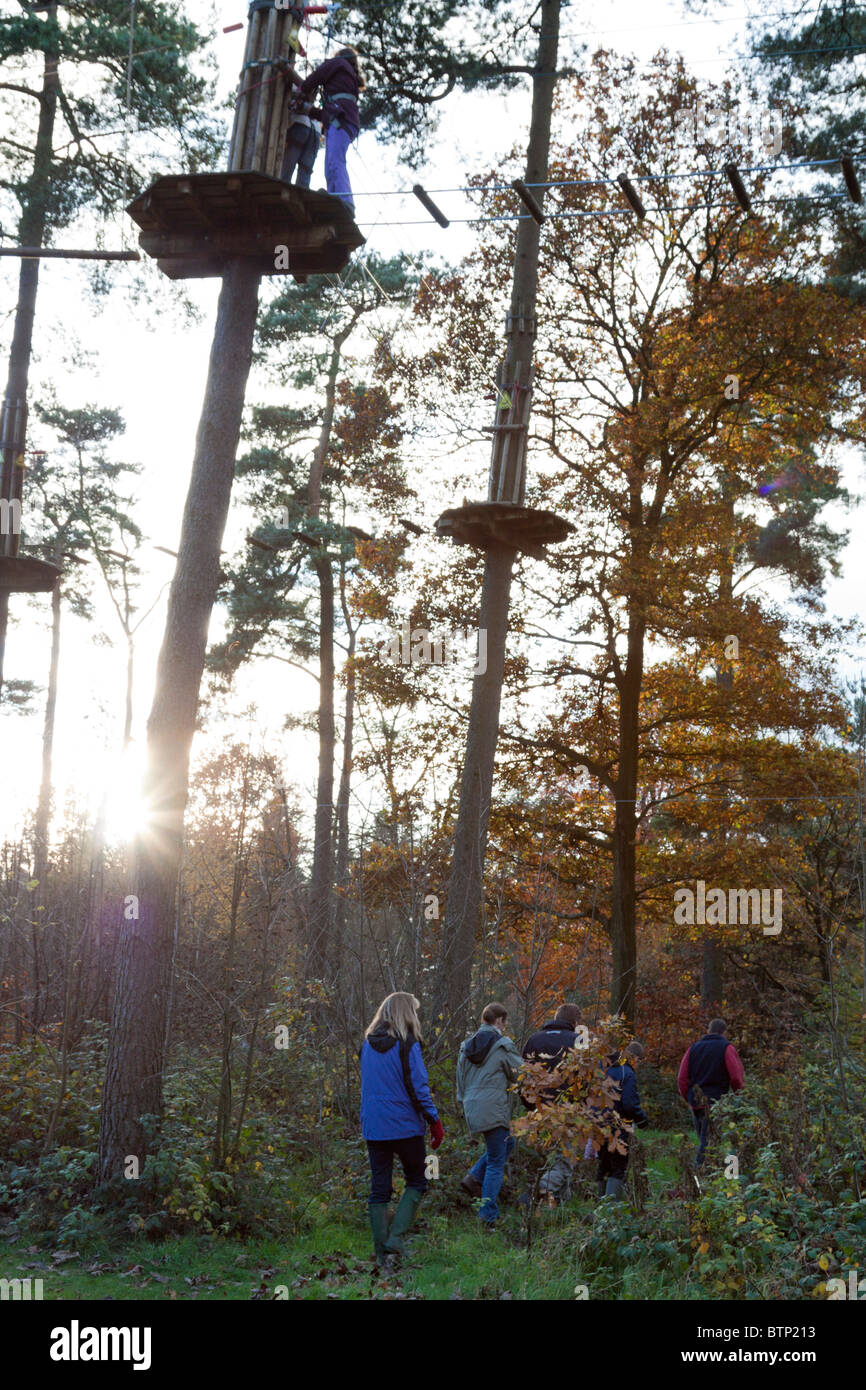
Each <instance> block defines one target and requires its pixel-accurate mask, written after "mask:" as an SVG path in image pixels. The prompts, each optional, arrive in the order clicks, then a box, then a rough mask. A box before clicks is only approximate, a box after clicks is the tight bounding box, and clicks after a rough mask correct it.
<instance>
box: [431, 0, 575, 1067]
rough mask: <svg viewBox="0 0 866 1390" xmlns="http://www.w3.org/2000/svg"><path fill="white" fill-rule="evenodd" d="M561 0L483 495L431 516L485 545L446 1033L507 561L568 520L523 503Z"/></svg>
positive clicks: (560, 530) (549, 12) (542, 80)
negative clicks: (483, 650) (481, 650)
mask: <svg viewBox="0 0 866 1390" xmlns="http://www.w3.org/2000/svg"><path fill="white" fill-rule="evenodd" d="M560 3H561V0H541V4H540V6H539V10H538V21H539V28H540V30H541V35H540V39H539V48H538V58H537V61H536V65H535V69H534V71H533V95H532V121H531V125H530V134H529V146H528V150H527V160H526V179H525V182H521V187H520V188H517V187H516V186H515V187H516V191H517V192H518V194H519V195H520V196H521V198H522V200H523V201H524V203H526V205H527V206H529V204H528V203H527V202H526V198H525V197H524V193H528V189H527V187H526V185H530V186H532V187H534V188H536V189H537V190H538V192H539V201H538V202H536V199H535V197H533V195H532V194H529V197H530V198H531V200H532V203H533V204H535V211H532V209H530V212H531V213H532V215H531V216H530V217H527V218H525V219H524V220H522V221H521V222H520V223H519V225H518V233H517V245H516V248H515V261H514V277H513V284H512V295H511V308H510V311H509V314H508V317H507V319H506V324H505V337H506V352H505V358H504V361H503V363H502V365H501V368H500V371H499V376H498V381H497V393H498V394H497V402H496V410H495V416H494V422H493V426H492V434H493V448H492V455H491V461H490V474H489V480H488V495H487V501H486V502H475V503H465V504H464V506H463V507H460V508H457V509H455V510H453V511H449V512H445V513H444V514H443V515H442V516H441V517H440V518H439V520H438V522H437V523H436V529H437V531H438V532H439V534H440V535H443V536H450V537H451V538H452V540H454V541H455V542H457V543H460V544H469V545H474V546H477V547H479V548H481V549H483V550H484V551H485V556H484V580H483V584H482V591H481V605H480V613H479V620H478V626H479V629H480V630H481V631H483V632H486V636H487V669H486V671H484V672H483V673H479V674H478V675H477V676H476V677H475V678H474V681H473V685H472V703H471V706H470V710H469V723H468V728H467V734H466V753H465V756H464V760H463V771H462V775H461V784H460V803H459V807H458V812H457V823H456V826H455V831H454V845H453V852H452V859H451V872H450V875H449V880H448V894H447V899H446V903H445V913H444V917H443V922H442V933H441V939H440V957H439V967H438V974H437V981H436V995H435V999H434V1009H433V1013H434V1017H435V1018H436V1019H437V1022H438V1027H439V1029H440V1032H441V1033H443V1034H445V1035H446V1036H449V1037H451V1038H452V1039H453V1038H456V1036H458V1035H459V1034H460V1033H461V1030H462V1027H463V1025H464V1024H465V1022H466V1021H467V1012H468V1008H469V1003H470V998H471V988H472V961H473V956H474V951H475V940H476V933H477V930H478V925H479V921H480V918H481V909H482V901H483V883H484V860H485V856H486V849H487V827H488V821H489V817H490V802H491V792H492V787H493V768H494V762H495V757H496V744H497V740H498V735H499V708H500V703H501V698H502V682H503V677H504V670H505V645H506V637H507V633H508V607H509V599H510V593H511V576H512V569H513V565H514V561H515V559H516V557H517V554H518V553H519V552H521V551H524V552H527V553H529V554H533V555H543V554H544V547H545V546H546V545H548V544H550V543H551V542H553V541H558V540H563V539H564V538H565V536H566V535H567V534H568V533H569V531H571V530H572V529H573V528H572V526H571V524H570V523H569V522H567V521H565V520H564V519H563V518H561V517H557V516H555V515H554V514H553V513H552V512H546V511H541V510H537V509H535V508H531V507H527V506H526V505H525V501H524V497H525V492H526V444H527V434H528V430H529V421H530V411H531V401H532V383H533V349H534V343H535V332H536V296H537V287H538V257H539V237H540V230H541V222H542V221H543V211H542V208H541V203H540V199H541V197H543V190H542V188H541V187H540V186H541V185H543V184H544V182H545V180H546V179H547V164H548V156H549V149H550V124H551V115H552V110H553V93H554V83H555V72H556V59H557V50H558V41H559V13H560ZM521 188H522V189H523V193H521Z"/></svg>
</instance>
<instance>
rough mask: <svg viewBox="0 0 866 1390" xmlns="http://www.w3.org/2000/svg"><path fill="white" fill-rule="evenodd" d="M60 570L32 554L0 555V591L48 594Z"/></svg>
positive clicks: (5, 592) (4, 592)
mask: <svg viewBox="0 0 866 1390" xmlns="http://www.w3.org/2000/svg"><path fill="white" fill-rule="evenodd" d="M59 575H60V570H59V569H58V568H57V566H56V565H50V564H49V563H48V561H47V560H36V559H34V558H33V556H32V555H15V556H12V555H0V593H3V594H50V593H51V590H52V589H53V588H54V585H55V584H56V583H57V579H58V577H59Z"/></svg>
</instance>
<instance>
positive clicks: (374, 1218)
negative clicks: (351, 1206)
mask: <svg viewBox="0 0 866 1390" xmlns="http://www.w3.org/2000/svg"><path fill="white" fill-rule="evenodd" d="M367 1210H368V1211H369V1213H370V1230H371V1231H372V1232H373V1244H374V1245H375V1247H376V1264H377V1265H381V1264H384V1263H385V1260H386V1259H387V1258H388V1251H387V1250H386V1248H385V1241H386V1240H387V1239H388V1203H387V1202H376V1203H372V1204H371V1205H370V1206H369V1207H368V1208H367Z"/></svg>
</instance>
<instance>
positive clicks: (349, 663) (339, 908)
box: [332, 571, 356, 976]
mask: <svg viewBox="0 0 866 1390" xmlns="http://www.w3.org/2000/svg"><path fill="white" fill-rule="evenodd" d="M340 599H341V603H342V608H343V618H344V621H345V623H346V627H347V629H348V632H349V650H348V653H347V656H346V699H345V704H344V710H343V758H342V763H341V765H340V786H339V790H338V792H337V833H336V854H335V862H334V882H335V884H336V888H337V900H336V904H335V908H334V941H333V950H332V961H333V968H334V975H335V976H336V975H337V973H338V972H339V968H340V962H341V960H342V955H343V941H344V937H345V933H346V890H347V888H348V884H349V796H350V793H351V790H352V752H353V746H354V738H355V640H356V629H355V627H354V626H353V625H352V622H351V618H350V614H349V612H348V609H347V606H346V593H345V571H344V572H343V573H341V575H340Z"/></svg>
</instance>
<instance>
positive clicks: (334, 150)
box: [300, 48, 366, 217]
mask: <svg viewBox="0 0 866 1390" xmlns="http://www.w3.org/2000/svg"><path fill="white" fill-rule="evenodd" d="M365 85H366V84H365V82H364V78H363V76H362V75H361V68H360V64H359V62H358V55H357V53H356V52H355V50H354V48H341V49H340V50H339V52H338V53H335V54H334V56H333V58H328V59H327V60H326V61H325V62H324V63H320V64H319V66H318V67H317V68H314V69H313V71H312V72H311V73H310V75H309V77H306V78H305V79H304V81H303V82H302V83H301V86H300V95H301V96H302V97H303V98H305V99H306V100H307V101H309V100H310V99H311V97H312V95H313V93H314V92H315V91H316V89H317V88H318V87H321V89H322V106H323V108H324V112H325V123H326V124H325V128H326V131H327V136H326V142H325V178H326V180H327V184H328V192H329V193H334V194H336V196H337V197H338V198H342V199H343V202H344V203H346V204H347V206H348V207H349V210H350V212H351V213H352V216H353V217H354V215H355V202H354V199H353V197H352V185H351V184H350V182H349V175H348V173H347V171H346V154H347V152H348V149H349V146H350V144H351V143H352V141H353V140H357V138H358V131H359V130H360V128H361V117H360V115H359V113H358V96H359V94H360V93H361V92H362V91H363V90H364V86H365Z"/></svg>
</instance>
